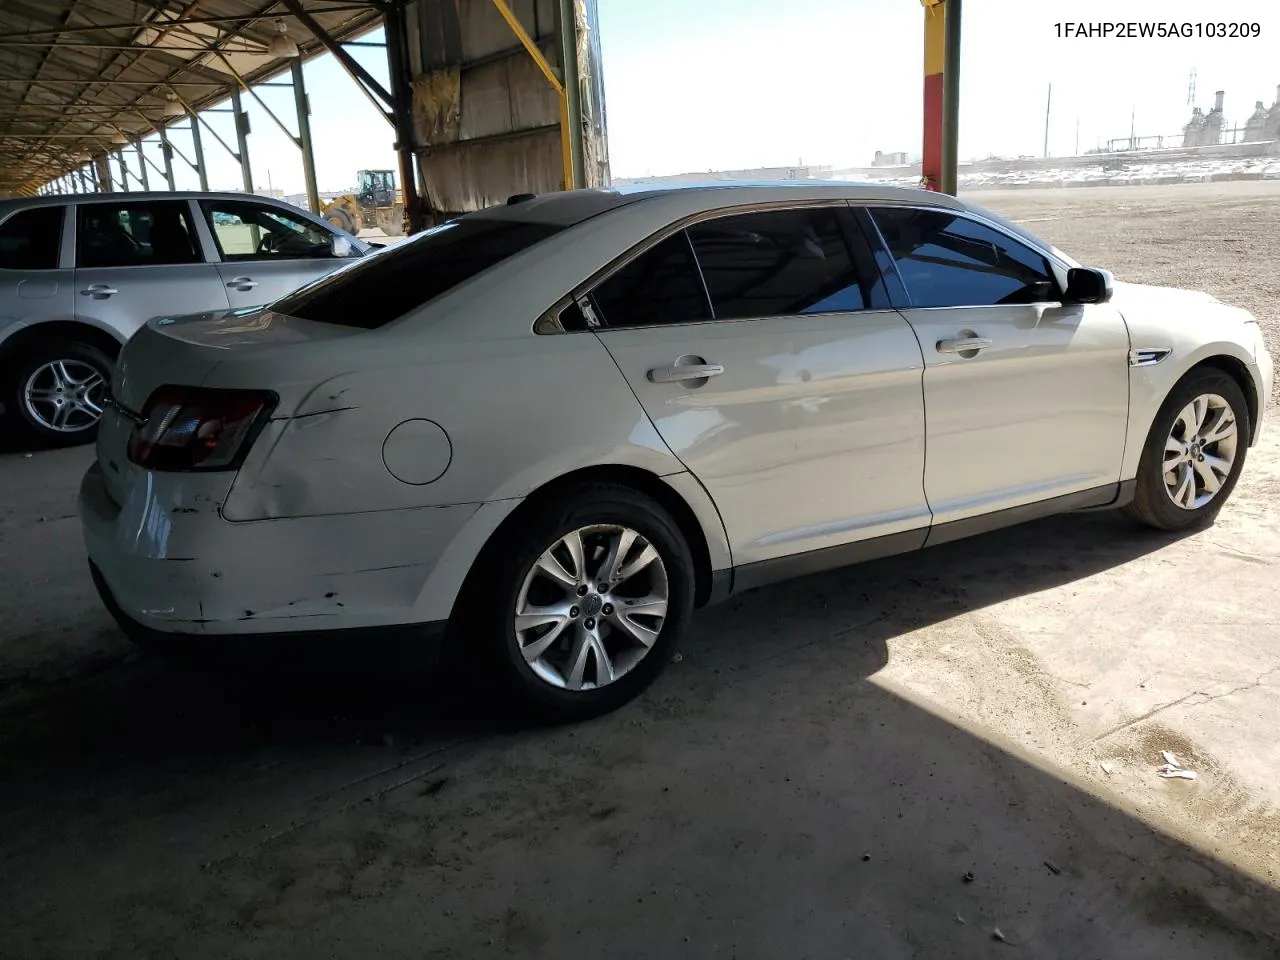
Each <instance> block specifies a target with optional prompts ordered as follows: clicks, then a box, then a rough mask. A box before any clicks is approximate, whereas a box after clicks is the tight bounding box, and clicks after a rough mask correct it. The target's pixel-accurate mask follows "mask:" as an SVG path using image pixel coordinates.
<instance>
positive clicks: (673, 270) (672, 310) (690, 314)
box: [592, 233, 711, 327]
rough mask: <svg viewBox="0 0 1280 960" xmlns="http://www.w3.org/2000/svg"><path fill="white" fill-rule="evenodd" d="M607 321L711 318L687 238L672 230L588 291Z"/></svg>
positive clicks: (635, 324) (620, 323) (626, 324)
mask: <svg viewBox="0 0 1280 960" xmlns="http://www.w3.org/2000/svg"><path fill="white" fill-rule="evenodd" d="M592 297H593V299H594V300H595V302H596V306H597V307H599V308H600V313H601V314H602V316H601V318H600V319H601V320H602V321H603V322H604V323H605V325H606V326H610V327H643V326H650V325H652V324H670V323H687V322H689V321H691V320H709V319H711V312H710V311H709V310H708V309H707V297H706V292H705V291H704V290H703V287H702V280H701V279H699V277H698V267H697V264H695V263H694V261H693V253H692V252H691V251H690V249H689V241H688V238H686V237H685V235H684V233H676V234H674V235H672V236H670V237H667V239H665V240H663V241H662V242H661V243H658V244H657V245H655V246H653V247H651V248H650V249H648V250H646V251H645V252H644V253H643V254H641V255H640V256H638V257H636V258H635V259H634V260H632V261H631V262H630V263H628V264H627V265H626V266H624V267H623V268H622V269H620V270H619V271H618V272H617V273H615V274H613V276H611V277H609V279H607V280H605V281H604V282H603V283H601V284H600V285H599V286H598V287H596V289H595V290H594V291H593V292H592Z"/></svg>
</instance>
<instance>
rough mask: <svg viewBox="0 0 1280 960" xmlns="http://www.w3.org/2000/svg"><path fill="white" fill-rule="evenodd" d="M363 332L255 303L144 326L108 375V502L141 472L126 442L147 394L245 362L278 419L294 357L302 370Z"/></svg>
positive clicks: (102, 449) (102, 455)
mask: <svg viewBox="0 0 1280 960" xmlns="http://www.w3.org/2000/svg"><path fill="white" fill-rule="evenodd" d="M362 333H365V331H363V330H361V329H359V328H346V327H339V326H334V325H330V324H321V323H313V322H311V321H307V320H299V319H297V318H295V317H288V316H285V315H283V314H279V313H272V312H271V311H269V310H266V309H262V308H254V309H251V310H233V311H221V312H216V313H199V314H190V315H187V316H179V317H160V318H157V319H154V320H151V321H149V322H148V323H146V324H144V325H143V326H142V328H141V329H139V330H138V332H137V333H135V334H134V335H133V336H132V337H131V338H130V339H129V342H128V343H126V344H125V345H124V347H123V349H121V351H120V356H119V358H118V359H117V360H116V368H115V372H114V374H113V375H112V378H111V399H112V402H111V403H110V404H108V405H107V407H106V409H105V410H104V411H103V415H102V421H101V423H100V425H99V428H98V441H97V455H98V461H99V463H101V464H102V472H103V476H104V477H105V480H106V484H107V489H108V491H109V493H110V494H111V497H112V499H114V500H115V501H116V502H117V503H122V502H123V500H122V499H121V498H122V497H123V496H126V495H127V489H126V488H127V487H128V485H129V477H130V474H131V473H132V472H133V471H134V470H140V469H141V468H140V467H135V466H134V465H133V464H132V463H131V462H130V461H129V455H128V449H127V448H128V442H129V435H130V434H131V433H132V431H133V428H134V424H135V422H136V421H137V420H138V418H140V416H141V414H142V411H143V408H144V407H145V406H146V403H147V400H148V398H149V397H150V396H151V395H152V393H154V392H155V390H156V388H157V387H160V386H163V385H165V384H175V385H179V386H192V387H198V386H205V385H207V384H206V381H207V380H209V378H210V376H211V374H213V373H214V371H215V370H217V369H218V368H219V366H224V367H225V366H227V365H230V366H233V367H236V366H239V361H247V360H251V359H252V360H267V361H268V362H267V363H265V364H250V366H251V367H252V368H253V370H254V376H255V378H256V379H260V378H263V377H265V378H266V379H265V380H261V382H255V383H253V384H252V386H253V387H254V388H256V389H261V390H275V391H276V392H277V393H278V394H280V398H281V402H280V406H279V408H278V409H277V416H279V415H281V413H283V414H284V415H286V416H287V415H288V413H289V411H290V410H291V409H292V406H291V405H296V402H297V399H298V397H297V395H296V388H298V387H301V386H302V385H303V384H302V381H303V380H305V379H306V378H305V377H303V378H300V377H297V376H293V375H291V374H293V372H294V370H293V365H294V364H295V362H297V363H298V366H299V367H301V368H306V367H308V366H314V360H313V362H311V363H308V362H306V361H307V356H308V354H311V355H314V354H315V353H316V352H317V351H319V352H321V353H323V354H325V356H326V357H327V358H328V359H329V360H330V361H332V360H333V359H335V358H334V357H333V354H334V353H335V351H333V350H332V349H329V350H325V349H324V346H323V345H327V344H328V343H329V342H330V341H333V340H336V339H341V338H346V337H351V336H355V335H358V334H362Z"/></svg>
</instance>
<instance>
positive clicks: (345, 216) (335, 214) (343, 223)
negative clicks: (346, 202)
mask: <svg viewBox="0 0 1280 960" xmlns="http://www.w3.org/2000/svg"><path fill="white" fill-rule="evenodd" d="M327 219H328V221H329V222H330V223H332V224H333V225H334V226H335V227H337V228H338V229H339V230H345V231H347V233H349V234H351V235H352V236H355V235H356V232H357V231H356V225H355V223H354V222H353V221H352V219H351V214H349V213H347V211H345V210H342V209H338V210H333V211H330V213H329V215H328V217H327Z"/></svg>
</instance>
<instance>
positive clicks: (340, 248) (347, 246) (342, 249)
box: [329, 233, 351, 258]
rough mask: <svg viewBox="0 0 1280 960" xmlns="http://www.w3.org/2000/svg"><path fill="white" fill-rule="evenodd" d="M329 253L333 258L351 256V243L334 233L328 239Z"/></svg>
mask: <svg viewBox="0 0 1280 960" xmlns="http://www.w3.org/2000/svg"><path fill="white" fill-rule="evenodd" d="M329 252H330V253H331V254H333V255H334V256H335V257H344V258H345V257H349V256H351V241H350V240H348V239H347V238H346V237H340V236H338V235H337V234H336V233H335V234H334V235H333V236H332V237H330V238H329Z"/></svg>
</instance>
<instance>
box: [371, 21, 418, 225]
mask: <svg viewBox="0 0 1280 960" xmlns="http://www.w3.org/2000/svg"><path fill="white" fill-rule="evenodd" d="M382 19H383V24H384V26H385V29H386V35H387V73H388V74H389V77H390V80H391V96H392V111H393V117H392V122H393V123H394V124H395V128H396V155H397V157H398V158H399V161H400V189H401V191H403V193H404V220H405V223H404V231H405V233H407V234H408V233H417V232H418V231H419V230H423V229H425V228H426V227H427V226H428V225H429V224H428V222H427V221H428V210H427V209H426V207H427V205H426V204H425V203H424V202H423V200H422V197H421V196H420V194H419V193H418V173H417V162H416V158H415V156H414V150H413V147H414V133H413V83H412V81H411V80H410V77H409V49H408V42H409V40H408V38H409V30H408V26H407V24H406V23H405V12H404V7H403V6H397V7H394V8H392V9H390V10H388V11H387V12H386V13H385V14H384V15H383V18H382Z"/></svg>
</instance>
